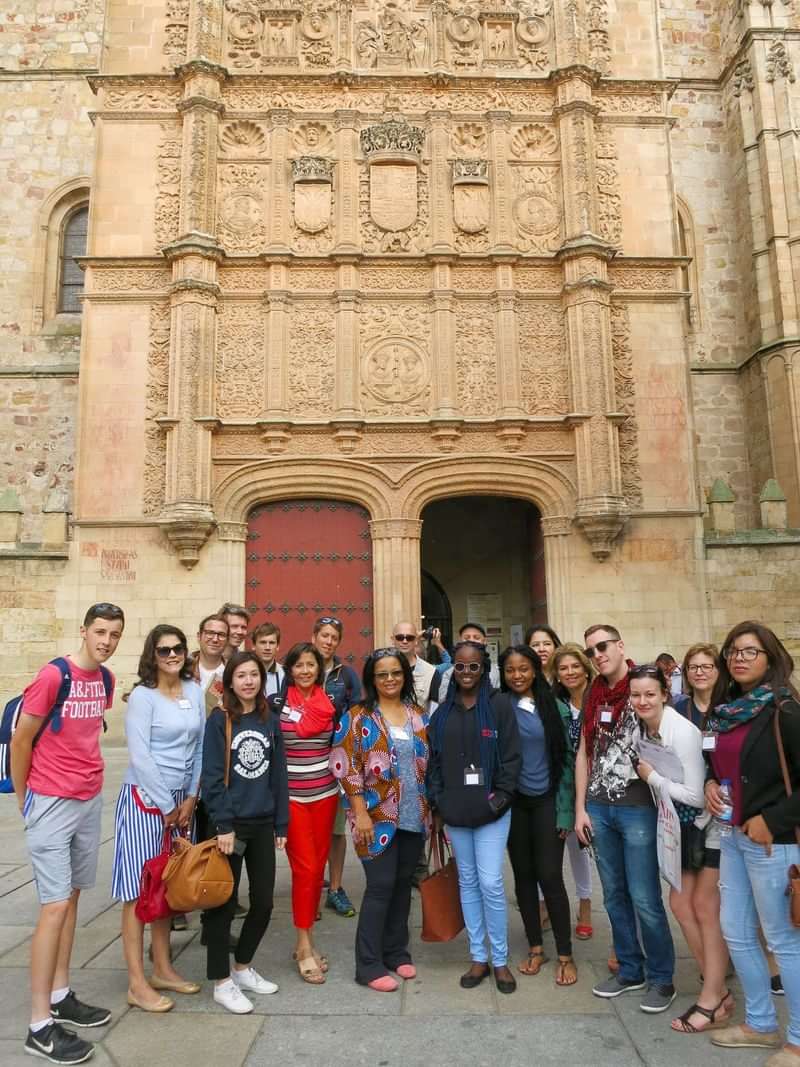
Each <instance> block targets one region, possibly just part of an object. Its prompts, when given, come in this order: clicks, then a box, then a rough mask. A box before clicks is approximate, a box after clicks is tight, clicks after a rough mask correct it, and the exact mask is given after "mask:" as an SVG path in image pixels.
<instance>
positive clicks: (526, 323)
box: [517, 300, 569, 415]
mask: <svg viewBox="0 0 800 1067" xmlns="http://www.w3.org/2000/svg"><path fill="white" fill-rule="evenodd" d="M517 330H518V335H519V362H520V392H521V394H522V406H523V409H524V411H525V412H526V414H529V415H566V413H567V412H568V411H569V371H568V368H567V339H566V325H565V321H564V311H563V309H562V308H561V306H560V305H559V304H557V303H539V302H534V301H530V300H525V301H518V303H517Z"/></svg>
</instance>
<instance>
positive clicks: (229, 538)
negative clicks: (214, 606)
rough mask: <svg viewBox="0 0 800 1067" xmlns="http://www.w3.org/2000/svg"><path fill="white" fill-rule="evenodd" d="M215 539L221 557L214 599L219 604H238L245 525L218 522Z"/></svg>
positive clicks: (243, 575) (245, 542)
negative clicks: (231, 602) (221, 549)
mask: <svg viewBox="0 0 800 1067" xmlns="http://www.w3.org/2000/svg"><path fill="white" fill-rule="evenodd" d="M217 539H218V540H219V542H220V544H221V545H222V548H223V557H222V559H221V560H220V565H219V567H217V568H216V570H217V573H218V574H219V575H220V576H221V581H220V580H219V579H218V588H215V589H214V593H215V596H216V599H217V600H218V601H219V602H220V603H224V602H225V601H226V600H232V601H234V602H235V603H239V602H241V600H242V590H243V589H244V587H245V585H244V582H245V568H246V566H247V564H246V549H247V523H246V522H220V524H219V526H218V527H217Z"/></svg>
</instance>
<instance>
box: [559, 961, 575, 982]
mask: <svg viewBox="0 0 800 1067" xmlns="http://www.w3.org/2000/svg"><path fill="white" fill-rule="evenodd" d="M567 968H571V973H572V974H573V975H574V976H575V977H574V978H572V979H570V978H569V973H570V972H569V971H568V970H567ZM577 981H578V968H577V967H576V966H575V960H574V959H573V958H572V956H567V958H566V959H562V958H561V956H559V957H558V963H557V964H556V985H562V986H567V985H575V983H576V982H577Z"/></svg>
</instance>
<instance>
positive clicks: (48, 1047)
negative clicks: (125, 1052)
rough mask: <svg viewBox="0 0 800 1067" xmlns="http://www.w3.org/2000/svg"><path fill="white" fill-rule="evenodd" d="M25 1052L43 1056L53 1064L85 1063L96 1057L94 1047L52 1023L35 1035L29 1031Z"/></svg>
mask: <svg viewBox="0 0 800 1067" xmlns="http://www.w3.org/2000/svg"><path fill="white" fill-rule="evenodd" d="M25 1051H26V1052H27V1053H28V1055H29V1056H41V1057H42V1059H43V1060H49V1061H50V1062H51V1063H83V1062H84V1060H88V1059H89V1057H90V1056H93V1055H94V1045H93V1044H92V1043H91V1041H84V1040H83V1038H82V1037H78V1035H77V1034H76V1033H75V1032H74V1031H73V1030H67V1028H66V1027H65V1026H62V1025H61V1024H60V1023H55V1022H54V1023H50V1025H49V1026H45V1028H44V1029H43V1030H38V1031H37V1032H36V1033H35V1034H34V1033H33V1031H32V1030H29V1031H28V1036H27V1037H26V1038H25Z"/></svg>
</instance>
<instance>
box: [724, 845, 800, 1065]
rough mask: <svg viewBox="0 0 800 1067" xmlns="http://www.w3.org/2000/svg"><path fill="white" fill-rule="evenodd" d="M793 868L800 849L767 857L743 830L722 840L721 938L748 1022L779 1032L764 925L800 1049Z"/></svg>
mask: <svg viewBox="0 0 800 1067" xmlns="http://www.w3.org/2000/svg"><path fill="white" fill-rule="evenodd" d="M792 863H800V846H798V845H773V846H772V855H771V856H768V855H767V850H766V849H765V848H764V846H763V845H756V844H754V843H753V842H752V841H751V840H750V838H749V837H747V836H746V835H745V834H743V833H742V831H741V830H739V829H738V828H737V829H734V831H733V833H732V834H730V835H729V836H728V837H723V838H722V841H721V855H720V867H719V886H720V893H721V898H722V909H721V919H722V933H723V936H724V937H725V940H726V941H727V942H728V948H729V950H730V954H731V959H732V960H733V965H734V967H735V968H736V973H737V974H738V976H739V981H740V982H741V983H742V989H743V990H744V999H745V1021H746V1022H747V1025H748V1026H752V1028H753V1029H754V1030H761V1031H762V1032H764V1031H771V1030H777V1028H778V1017H777V1015H776V1014H775V1004H774V1001H773V998H772V996H771V994H770V985H769V968H768V967H767V960H766V957H765V956H764V950H763V949H762V948H761V943H760V941H759V940H758V927H759V924H760V926H761V929H762V930H763V931H764V937H765V939H766V942H767V945H768V946H769V948H770V950H771V951H772V952H774V953H775V959H776V960H777V961H778V967H779V968H780V972H781V979H782V981H783V988H784V991H785V993H786V1007H787V1009H788V1012H789V1026H788V1028H787V1031H786V1040H787V1041H789V1042H791V1043H792V1044H793V1045H800V931H798V930H795V928H794V927H793V926H792V924H791V921H790V919H789V898H788V897H787V896H785V891H786V885H787V880H788V870H789V865H790V864H792Z"/></svg>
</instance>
